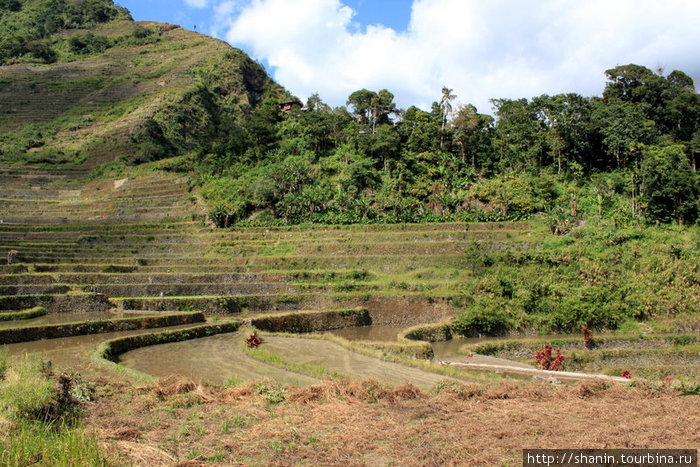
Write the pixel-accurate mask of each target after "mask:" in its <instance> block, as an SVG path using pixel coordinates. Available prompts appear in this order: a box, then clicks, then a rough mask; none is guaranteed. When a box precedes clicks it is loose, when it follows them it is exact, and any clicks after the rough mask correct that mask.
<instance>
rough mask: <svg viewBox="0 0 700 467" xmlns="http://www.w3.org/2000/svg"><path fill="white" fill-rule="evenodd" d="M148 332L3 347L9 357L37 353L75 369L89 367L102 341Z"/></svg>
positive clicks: (121, 333)
mask: <svg viewBox="0 0 700 467" xmlns="http://www.w3.org/2000/svg"><path fill="white" fill-rule="evenodd" d="M187 327H191V325H183V326H170V327H168V328H166V329H165V330H168V331H169V330H174V329H183V328H187ZM149 332H153V329H139V330H136V331H122V332H109V333H103V334H89V335H86V336H73V337H62V338H59V339H44V340H40V341H32V342H20V343H18V344H6V345H4V346H3V347H5V348H7V349H8V350H9V354H10V357H18V356H21V355H23V354H31V353H38V354H41V356H42V358H44V359H46V360H50V361H51V362H52V363H53V364H54V365H56V366H69V367H75V366H81V365H83V364H88V365H89V364H90V354H92V353H93V352H94V351H95V350H96V349H97V346H98V345H99V344H100V343H101V342H103V341H106V340H108V339H115V338H117V337H123V336H132V335H136V334H144V333H149Z"/></svg>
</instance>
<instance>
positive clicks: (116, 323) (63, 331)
mask: <svg viewBox="0 0 700 467" xmlns="http://www.w3.org/2000/svg"><path fill="white" fill-rule="evenodd" d="M204 321H205V318H204V315H203V314H202V313H200V312H191V313H174V314H168V315H165V316H148V317H136V318H120V319H112V320H97V321H81V322H76V323H67V324H58V325H48V326H30V327H25V328H13V329H1V330H0V342H1V343H2V344H16V343H19V342H29V341H35V340H41V339H57V338H61V337H72V336H82V335H87V334H102V333H107V332H119V331H133V330H136V329H151V328H157V327H164V326H178V325H183V324H194V323H201V322H204Z"/></svg>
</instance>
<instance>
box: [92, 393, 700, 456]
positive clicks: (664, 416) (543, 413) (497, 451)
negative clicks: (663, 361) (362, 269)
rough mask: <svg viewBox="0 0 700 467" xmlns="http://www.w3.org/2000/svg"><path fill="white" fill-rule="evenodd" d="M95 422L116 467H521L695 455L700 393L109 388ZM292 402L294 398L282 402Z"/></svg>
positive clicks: (95, 411)
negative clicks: (644, 453)
mask: <svg viewBox="0 0 700 467" xmlns="http://www.w3.org/2000/svg"><path fill="white" fill-rule="evenodd" d="M99 389H100V391H99V392H101V393H102V394H103V395H102V396H100V397H99V398H98V399H97V400H96V401H95V402H92V403H90V404H89V405H88V406H87V417H86V422H87V424H88V426H91V427H93V428H94V429H95V430H96V432H97V434H98V438H99V439H100V441H101V443H102V446H103V448H104V449H105V450H106V452H108V453H109V455H110V456H111V457H112V459H113V460H114V462H115V463H117V464H119V465H124V464H132V465H149V466H155V465H204V464H207V465H281V466H287V465H329V466H334V465H349V466H361V465H372V466H380V465H401V466H413V465H415V466H418V465H420V466H431V465H435V466H438V465H439V466H445V465H448V466H449V465H521V463H522V449H525V448H587V449H594V448H657V449H658V448H696V447H697V446H699V445H700V432H698V430H697V427H698V426H700V404H698V397H697V396H687V397H679V396H678V392H677V391H675V390H673V389H671V388H670V387H667V386H663V387H661V388H657V389H651V388H632V387H627V386H622V385H611V386H608V385H605V384H601V383H583V384H581V385H578V386H565V387H559V386H551V385H546V384H522V385H514V384H500V385H494V386H479V385H454V384H445V385H443V386H442V387H440V386H438V387H436V389H433V390H432V391H430V392H425V391H422V390H420V389H418V388H417V387H415V386H412V385H408V384H407V385H402V386H398V387H395V388H393V389H391V388H387V387H384V386H382V385H381V384H380V383H378V382H377V381H373V380H363V381H359V380H353V381H350V380H348V381H340V382H338V381H323V382H320V383H318V384H315V385H312V386H308V387H306V388H303V389H300V388H295V387H286V388H283V387H279V386H275V385H273V384H271V383H265V384H258V385H255V384H243V385H239V386H237V387H235V388H232V389H226V390H224V389H214V388H211V387H208V386H204V385H199V384H196V383H193V382H191V381H187V380H174V379H169V380H161V381H159V382H157V383H155V384H152V385H150V386H147V387H142V388H133V387H132V386H131V385H129V384H127V383H115V382H111V383H107V382H106V381H102V382H101V385H100V388H99ZM280 397H283V398H284V399H285V400H284V401H282V402H279V403H277V401H279V400H280Z"/></svg>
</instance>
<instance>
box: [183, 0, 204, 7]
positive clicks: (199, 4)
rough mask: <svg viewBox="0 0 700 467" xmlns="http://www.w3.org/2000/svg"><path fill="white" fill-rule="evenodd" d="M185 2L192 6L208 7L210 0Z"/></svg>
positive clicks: (186, 0)
mask: <svg viewBox="0 0 700 467" xmlns="http://www.w3.org/2000/svg"><path fill="white" fill-rule="evenodd" d="M185 3H186V4H187V5H188V6H191V7H192V8H206V7H207V6H208V5H209V0H185Z"/></svg>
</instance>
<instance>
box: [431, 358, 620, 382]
mask: <svg viewBox="0 0 700 467" xmlns="http://www.w3.org/2000/svg"><path fill="white" fill-rule="evenodd" d="M495 360H500V361H499V362H497V363H484V362H477V361H474V362H465V361H458V360H452V361H440V363H441V364H442V365H450V366H455V367H459V368H464V369H467V370H485V371H493V372H496V373H515V374H520V375H532V376H533V377H535V378H538V379H543V380H549V381H555V380H558V381H567V382H573V381H613V382H616V383H626V382H628V381H629V379H626V378H622V377H619V376H608V375H601V374H592V373H574V372H571V371H548V370H540V369H538V368H531V367H528V366H527V365H524V364H521V363H518V362H509V361H508V360H503V359H495ZM508 363H512V364H508Z"/></svg>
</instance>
